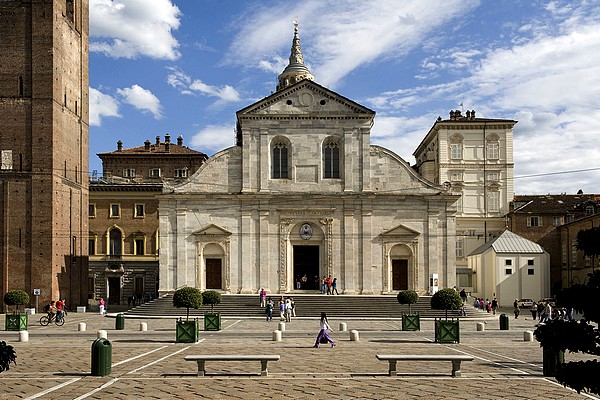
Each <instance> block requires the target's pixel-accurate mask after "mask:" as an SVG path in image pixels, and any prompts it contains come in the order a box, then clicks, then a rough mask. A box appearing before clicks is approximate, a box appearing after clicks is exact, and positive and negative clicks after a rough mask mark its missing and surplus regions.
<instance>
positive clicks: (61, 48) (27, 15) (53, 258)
mask: <svg viewBox="0 0 600 400" xmlns="http://www.w3.org/2000/svg"><path fill="white" fill-rule="evenodd" d="M88 14H89V2H88V0H4V1H0V152H1V161H2V163H1V166H0V212H1V214H0V302H2V301H3V297H4V293H6V291H8V290H24V291H26V292H27V293H29V294H30V297H31V303H30V306H34V305H35V297H34V296H33V295H32V294H33V291H34V289H40V296H39V306H40V308H41V306H42V305H43V304H44V303H45V302H47V301H49V300H51V299H53V300H57V299H58V298H59V297H61V298H65V299H66V302H67V306H68V307H75V306H77V305H84V304H87V279H88V277H87V275H88V273H87V258H88V257H87V255H88V253H87V251H88V250H87V245H88V243H87V237H88V158H89V149H88V130H89V129H88V128H89V124H88V94H89V78H88V36H89V17H88Z"/></svg>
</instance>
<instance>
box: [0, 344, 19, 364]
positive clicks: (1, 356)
mask: <svg viewBox="0 0 600 400" xmlns="http://www.w3.org/2000/svg"><path fill="white" fill-rule="evenodd" d="M16 359H17V354H16V353H15V349H14V348H13V347H12V346H11V345H8V344H6V342H5V341H1V340H0V372H4V371H7V370H9V369H10V363H13V364H15V365H17V361H16Z"/></svg>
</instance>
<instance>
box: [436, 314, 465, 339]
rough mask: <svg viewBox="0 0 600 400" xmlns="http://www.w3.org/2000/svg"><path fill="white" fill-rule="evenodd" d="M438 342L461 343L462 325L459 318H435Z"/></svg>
mask: <svg viewBox="0 0 600 400" xmlns="http://www.w3.org/2000/svg"><path fill="white" fill-rule="evenodd" d="M435 342H436V343H460V325H459V320H458V318H456V319H454V318H452V319H448V320H443V319H437V318H436V319H435Z"/></svg>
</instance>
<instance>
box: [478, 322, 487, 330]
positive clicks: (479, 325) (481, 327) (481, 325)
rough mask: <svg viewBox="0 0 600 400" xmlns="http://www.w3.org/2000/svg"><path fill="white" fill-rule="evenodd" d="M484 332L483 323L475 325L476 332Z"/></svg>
mask: <svg viewBox="0 0 600 400" xmlns="http://www.w3.org/2000/svg"><path fill="white" fill-rule="evenodd" d="M481 331H485V324H484V323H483V322H478V323H477V332H481Z"/></svg>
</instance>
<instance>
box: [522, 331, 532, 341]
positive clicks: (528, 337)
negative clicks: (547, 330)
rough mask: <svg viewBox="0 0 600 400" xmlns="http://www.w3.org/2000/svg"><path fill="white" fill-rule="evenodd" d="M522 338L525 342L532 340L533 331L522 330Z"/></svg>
mask: <svg viewBox="0 0 600 400" xmlns="http://www.w3.org/2000/svg"><path fill="white" fill-rule="evenodd" d="M523 340H524V341H525V342H533V331H525V332H523Z"/></svg>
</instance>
